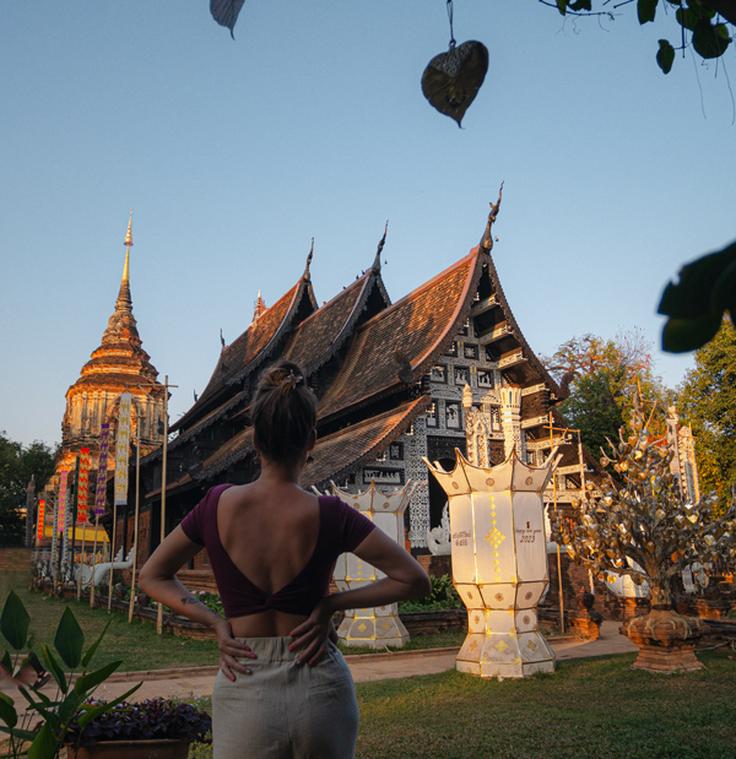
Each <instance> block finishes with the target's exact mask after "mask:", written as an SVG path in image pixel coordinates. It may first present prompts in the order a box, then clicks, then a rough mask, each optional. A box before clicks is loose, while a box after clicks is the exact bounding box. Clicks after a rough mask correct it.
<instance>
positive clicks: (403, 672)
mask: <svg viewBox="0 0 736 759" xmlns="http://www.w3.org/2000/svg"><path fill="white" fill-rule="evenodd" d="M619 625H620V623H619V622H604V623H603V626H602V628H601V637H600V638H599V639H598V640H595V641H590V642H586V641H581V640H575V639H573V638H569V639H562V640H559V641H552V647H553V648H554V650H555V653H556V654H557V658H558V659H560V660H562V659H579V658H585V657H588V656H606V655H609V654H624V653H631V652H633V651H636V647H635V646H634V645H633V644H632V643H631V641H629V639H628V638H626V637H624V636H623V635H621V634H620V633H619V631H618V628H619ZM456 653H457V649H454V648H453V649H447V648H442V649H430V650H427V651H407V652H406V653H393V654H363V655H359V656H348V657H346V658H347V661H348V664H349V665H350V671H351V672H352V673H353V678H354V679H355V681H356V682H358V683H362V682H369V681H372V680H387V679H391V678H401V677H412V676H414V675H431V674H436V673H439V672H445V671H446V670H449V669H453V668H454V667H455V655H456ZM216 673H217V669H216V668H215V667H191V668H187V669H181V670H161V671H158V672H150V673H149V672H139V673H120V674H119V675H114V676H113V678H112V679H111V680H110V681H108V682H107V683H106V684H105V685H103V686H102V687H101V688H100V689H99V690H98V692H97V695H98V696H99V697H100V698H105V699H110V698H115V697H116V696H118V695H120V694H121V693H124V692H125V691H126V690H128V689H129V688H130V687H131V686H132V685H133V684H134V683H136V682H140V681H141V680H143V685H142V686H141V687H140V689H139V690H138V691H137V692H136V694H135V699H136V700H137V699H143V698H152V697H153V696H165V697H172V696H179V697H182V698H188V697H191V696H209V695H211V694H212V686H213V684H214V681H215V675H216Z"/></svg>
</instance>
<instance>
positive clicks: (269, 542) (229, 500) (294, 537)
mask: <svg viewBox="0 0 736 759" xmlns="http://www.w3.org/2000/svg"><path fill="white" fill-rule="evenodd" d="M319 528H320V518H319V501H318V499H317V497H316V496H314V495H312V494H311V493H308V492H307V491H305V490H303V489H302V488H300V487H298V486H297V485H295V484H293V483H288V482H285V483H283V484H277V485H275V486H274V485H273V484H271V485H270V486H267V485H266V484H265V483H263V482H260V481H256V482H253V483H251V484H248V485H239V486H235V487H231V488H228V489H227V490H225V491H224V492H223V493H222V495H221V496H220V500H219V504H218V507H217V531H218V533H219V536H220V541H221V543H222V546H223V548H224V549H225V551H226V552H227V554H228V556H229V557H230V559H231V561H232V562H233V563H234V564H235V566H236V567H237V568H238V569H239V570H240V572H242V574H244V575H245V576H246V577H247V578H248V579H249V580H250V581H251V582H252V583H253V584H254V585H256V586H257V587H258V588H260V589H261V590H263V591H264V592H265V593H267V594H272V593H276V592H278V591H279V590H280V589H281V588H283V587H285V586H287V585H288V584H289V583H290V582H291V581H292V580H293V579H294V578H295V577H296V576H297V575H298V574H299V573H300V572H301V570H302V569H303V568H304V567H305V565H306V564H307V562H308V561H309V559H310V558H311V556H312V554H313V553H314V550H315V546H316V544H317V538H318V534H319ZM304 619H305V616H304V615H299V614H289V613H286V612H282V611H277V610H268V611H264V612H260V613H257V614H249V615H248V616H243V617H235V618H233V619H230V620H229V621H230V624H231V626H232V630H233V635H235V636H237V637H261V636H281V635H288V634H289V632H290V631H291V630H292V629H293V628H294V626H295V625H297V624H299V623H301V622H302V621H303V620H304Z"/></svg>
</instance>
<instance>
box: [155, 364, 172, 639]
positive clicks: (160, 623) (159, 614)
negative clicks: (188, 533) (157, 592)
mask: <svg viewBox="0 0 736 759" xmlns="http://www.w3.org/2000/svg"><path fill="white" fill-rule="evenodd" d="M168 448H169V375H168V374H166V375H164V441H163V451H162V455H161V525H160V531H159V545H160V544H161V543H163V542H164V538H165V537H166V463H167V454H168ZM163 631H164V606H163V604H162V603H161V602H160V601H159V603H158V607H157V609H156V632H157V633H158V634H159V635H161V633H163Z"/></svg>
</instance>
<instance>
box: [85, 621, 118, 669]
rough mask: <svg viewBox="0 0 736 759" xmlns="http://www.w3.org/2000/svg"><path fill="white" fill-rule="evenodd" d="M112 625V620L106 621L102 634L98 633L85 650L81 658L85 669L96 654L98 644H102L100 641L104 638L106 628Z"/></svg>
mask: <svg viewBox="0 0 736 759" xmlns="http://www.w3.org/2000/svg"><path fill="white" fill-rule="evenodd" d="M111 623H112V619H108V620H107V622H106V623H105V626H104V627H103V628H102V632H101V633H100V635H99V637H98V638H97V640H96V641H95V642H94V643H93V644H92V645H91V646H90V647H89V648H88V649H87V651H86V652H85V654H84V656H83V657H82V666H83V667H86V666H87V665H88V664H89V663H90V662H91V661H92V657H93V656H94V655H95V653H96V652H97V649H98V648H99V647H100V643H102V639H103V638H104V637H105V633H106V632H107V628H108V627H110V624H111Z"/></svg>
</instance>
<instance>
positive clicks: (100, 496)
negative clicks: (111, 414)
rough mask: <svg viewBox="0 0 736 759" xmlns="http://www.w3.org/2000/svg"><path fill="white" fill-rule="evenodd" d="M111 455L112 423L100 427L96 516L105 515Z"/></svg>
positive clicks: (105, 423)
mask: <svg viewBox="0 0 736 759" xmlns="http://www.w3.org/2000/svg"><path fill="white" fill-rule="evenodd" d="M109 453H110V423H109V422H104V423H103V424H101V425H100V458H99V460H98V461H97V488H96V490H95V515H96V516H102V515H103V514H104V513H105V498H106V496H107V459H108V456H109Z"/></svg>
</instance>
